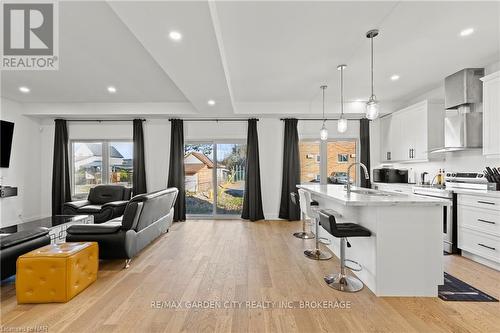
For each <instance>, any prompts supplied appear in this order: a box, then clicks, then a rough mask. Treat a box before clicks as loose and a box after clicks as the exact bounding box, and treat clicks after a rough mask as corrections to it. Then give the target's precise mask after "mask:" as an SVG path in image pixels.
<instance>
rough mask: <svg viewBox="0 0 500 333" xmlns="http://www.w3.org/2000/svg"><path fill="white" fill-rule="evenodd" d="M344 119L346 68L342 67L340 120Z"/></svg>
mask: <svg viewBox="0 0 500 333" xmlns="http://www.w3.org/2000/svg"><path fill="white" fill-rule="evenodd" d="M343 117H344V67H343V65H342V67H340V118H343Z"/></svg>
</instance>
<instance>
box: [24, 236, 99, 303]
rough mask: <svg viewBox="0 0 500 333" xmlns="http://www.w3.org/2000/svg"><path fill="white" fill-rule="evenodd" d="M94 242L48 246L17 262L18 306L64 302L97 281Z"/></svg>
mask: <svg viewBox="0 0 500 333" xmlns="http://www.w3.org/2000/svg"><path fill="white" fill-rule="evenodd" d="M98 266H99V249H98V246H97V243H95V242H81V243H61V244H51V245H47V246H44V247H41V248H39V249H36V250H33V251H31V252H28V253H26V254H23V255H22V256H20V257H19V258H18V259H17V272H16V296H17V302H18V303H52V302H67V301H69V300H70V299H72V298H73V297H75V296H76V295H77V294H79V293H80V292H81V291H82V290H84V289H85V288H87V287H88V286H89V285H90V284H91V283H93V282H94V281H95V280H96V279H97V270H98Z"/></svg>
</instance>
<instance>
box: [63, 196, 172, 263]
mask: <svg viewBox="0 0 500 333" xmlns="http://www.w3.org/2000/svg"><path fill="white" fill-rule="evenodd" d="M177 193H178V190H177V189H176V188H175V187H174V188H168V189H165V190H161V191H157V192H152V193H147V194H139V195H136V196H135V197H133V198H132V199H131V200H130V201H129V203H128V204H127V207H126V209H125V213H124V214H123V218H121V220H120V219H115V220H112V221H109V222H106V223H102V224H97V225H96V224H74V225H71V226H70V227H69V228H68V229H67V230H66V232H67V236H66V241H68V242H97V243H98V244H99V258H100V259H127V260H129V259H131V258H132V257H134V256H135V255H136V254H137V253H138V252H139V251H141V250H142V249H143V248H144V247H146V246H147V245H148V244H149V243H151V242H152V241H153V240H155V239H156V238H157V237H159V236H160V235H161V234H162V233H164V232H167V231H168V229H169V228H170V226H171V225H172V219H173V215H174V208H173V207H174V203H175V200H176V199H177Z"/></svg>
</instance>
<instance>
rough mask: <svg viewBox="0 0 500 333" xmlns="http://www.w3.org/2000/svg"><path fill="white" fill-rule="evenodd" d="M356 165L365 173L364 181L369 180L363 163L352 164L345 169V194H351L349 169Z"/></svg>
mask: <svg viewBox="0 0 500 333" xmlns="http://www.w3.org/2000/svg"><path fill="white" fill-rule="evenodd" d="M356 164H359V166H360V167H362V168H363V170H364V171H365V179H370V173H369V172H368V169H367V168H366V165H364V164H363V163H361V162H356V163H352V164H351V165H349V167H348V168H347V185H346V187H345V189H346V191H347V194H348V195H349V194H351V181H350V179H351V176H350V174H351V168H352V167H353V166H355V165H356Z"/></svg>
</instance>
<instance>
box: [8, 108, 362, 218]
mask: <svg viewBox="0 0 500 333" xmlns="http://www.w3.org/2000/svg"><path fill="white" fill-rule="evenodd" d="M18 107H20V106H18ZM43 107H44V108H48V109H50V106H48V105H46V104H44V105H43ZM89 107H91V108H92V109H93V112H94V113H96V110H102V112H103V113H105V114H106V113H107V108H108V106H107V105H106V104H92V105H89ZM8 108H9V109H10V108H12V107H11V106H10V105H9V106H8ZM34 108H35V105H34V104H30V105H26V109H27V110H29V111H27V112H28V113H30V114H33V112H34ZM54 108H55V109H57V110H63V111H64V114H65V116H67V115H73V116H74V115H75V114H83V115H85V114H86V112H85V110H82V105H81V104H78V105H74V104H58V105H55V106H54ZM134 109H135V110H137V111H136V114H140V110H141V109H142V106H141V104H136V105H134V106H131V105H129V106H128V107H127V110H129V111H130V112H131V113H133V110H134ZM12 110H13V111H12V112H16V111H15V110H14V108H12ZM24 118H26V117H24ZM26 119H27V120H28V121H31V122H35V121H34V120H31V119H29V118H26ZM35 123H36V122H35ZM321 125H322V122H321V121H303V122H299V125H298V131H299V137H300V138H301V139H311V138H318V137H319V130H320V128H321ZM184 126H185V140H186V141H202V140H214V139H215V140H224V139H238V140H243V141H246V136H247V124H246V122H186V123H185V125H184ZM257 126H258V133H259V151H260V167H261V185H262V196H263V209H264V214H265V216H266V218H268V219H276V218H277V217H278V211H279V203H280V196H281V177H282V172H281V170H282V159H283V127H284V126H283V122H282V121H280V120H279V119H276V118H261V119H260V121H259V122H258V123H257ZM38 127H39V128H40V129H41V131H40V130H39V129H38ZM38 127H37V128H36V133H38V134H36V135H37V138H36V139H35V140H36V141H37V142H38V147H39V155H38V156H39V166H40V167H39V169H40V170H39V173H38V175H39V185H38V186H39V190H38V192H37V193H39V194H38V195H34V196H36V197H37V200H38V204H37V206H36V207H37V210H38V214H37V215H42V216H49V215H50V212H51V183H52V179H51V178H52V155H53V138H54V122H53V119H52V118H51V119H48V118H44V120H43V121H41V124H39V125H38ZM327 128H328V129H329V134H330V135H329V136H330V138H342V139H350V138H355V139H357V138H358V137H359V122H358V121H350V122H349V126H348V131H347V132H346V133H344V134H342V135H339V134H338V133H337V130H336V128H337V124H336V122H334V121H332V122H327ZM31 132H33V130H29V131H27V132H26V133H31ZM68 134H69V138H70V140H78V139H130V140H131V139H132V126H131V124H130V123H126V122H101V123H99V122H69V124H68ZM30 135H32V134H30ZM144 135H145V153H146V156H145V157H146V171H147V173H146V177H147V185H148V190H151V191H153V190H157V189H161V188H164V187H166V184H167V176H168V161H169V153H170V152H169V148H170V122H169V121H168V120H167V119H165V118H161V119H148V120H147V121H146V122H145V123H144Z"/></svg>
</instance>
